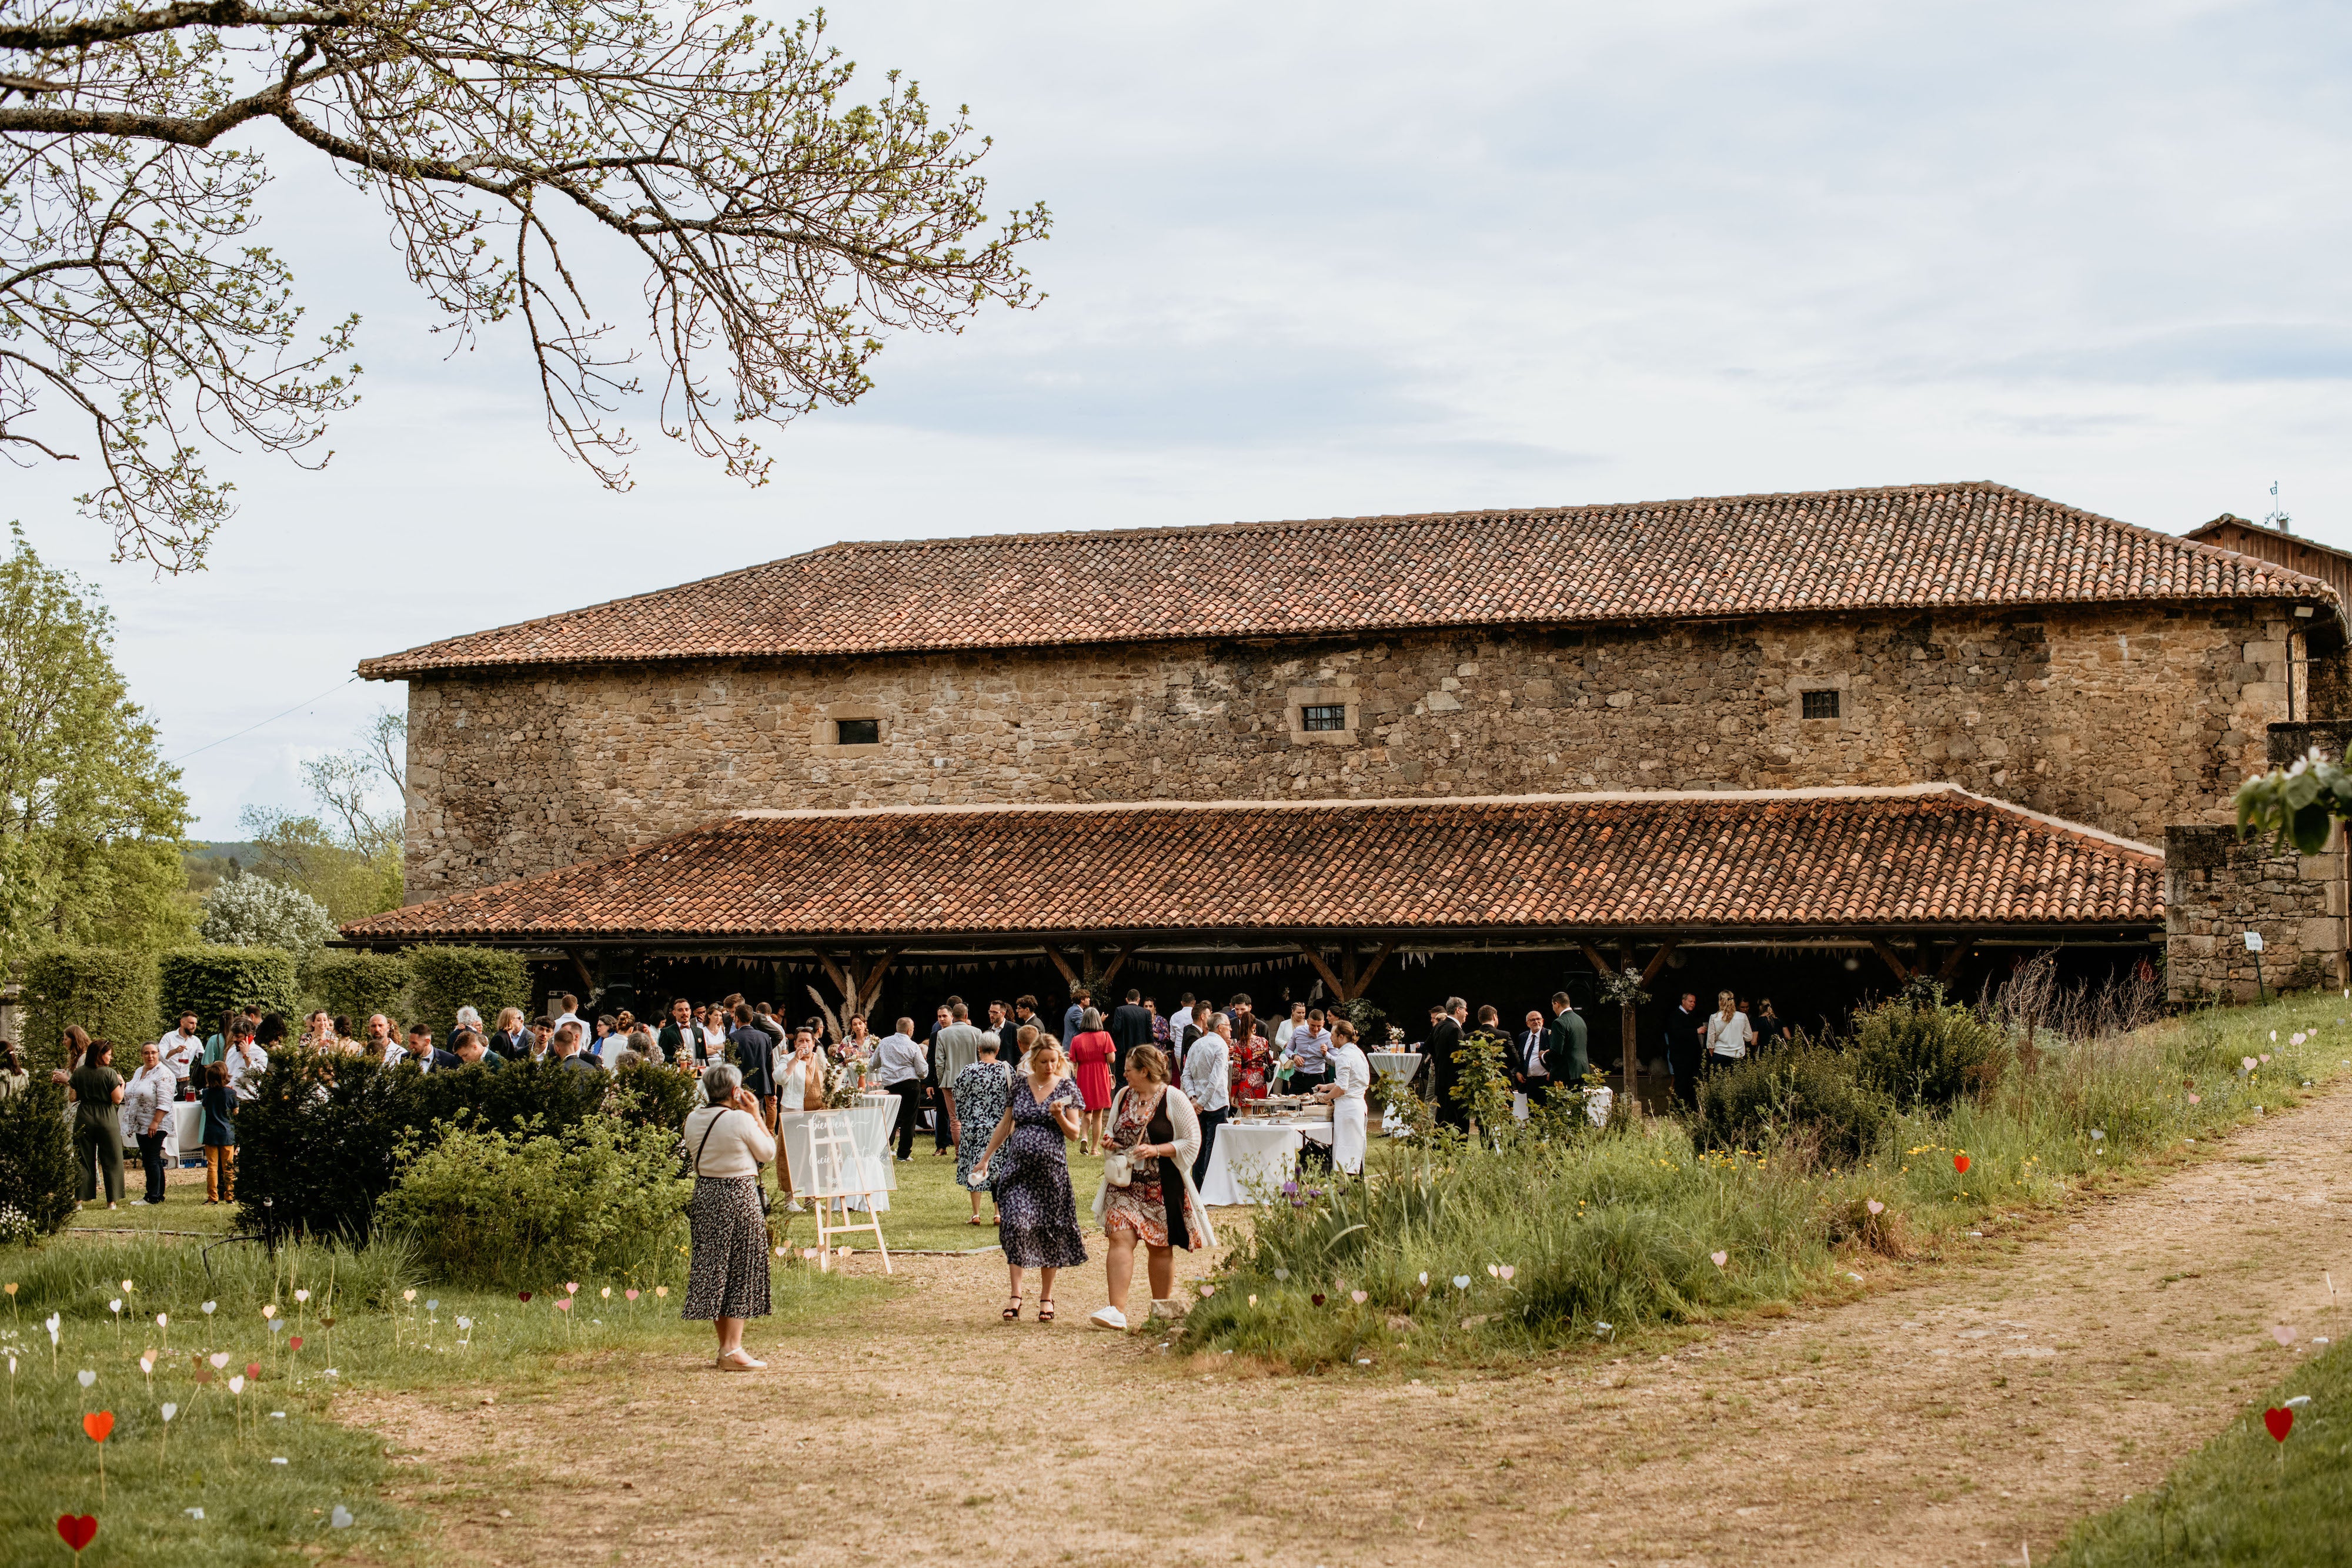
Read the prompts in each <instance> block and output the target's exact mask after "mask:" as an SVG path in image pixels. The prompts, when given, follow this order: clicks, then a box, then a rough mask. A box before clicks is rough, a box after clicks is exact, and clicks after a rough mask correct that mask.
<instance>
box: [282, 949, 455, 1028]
mask: <svg viewBox="0 0 2352 1568" xmlns="http://www.w3.org/2000/svg"><path fill="white" fill-rule="evenodd" d="M414 978H415V977H414V976H413V975H412V974H411V973H410V971H409V967H408V960H407V959H406V958H404V957H402V956H400V955H399V954H397V953H347V952H342V951H341V950H338V949H331V948H325V947H322V948H320V950H319V951H318V952H317V953H314V954H312V955H311V956H310V962H309V963H307V964H305V965H303V966H302V988H303V990H304V991H305V992H306V993H308V994H309V995H310V997H311V998H314V999H315V1000H316V1001H317V1002H318V1004H319V1006H320V1007H322V1008H324V1009H327V1010H328V1011H329V1012H331V1013H333V1014H335V1015H336V1016H337V1017H339V1018H347V1019H364V1018H366V1017H367V1016H368V1015H369V1014H371V1013H383V1014H385V1015H386V1016H388V1017H391V1018H395V1019H400V1018H406V1017H407V1016H408V1011H407V1008H408V988H409V982H410V981H411V980H412V979H414ZM484 1021H485V1022H488V1021H489V1020H488V1019H485V1020H484Z"/></svg>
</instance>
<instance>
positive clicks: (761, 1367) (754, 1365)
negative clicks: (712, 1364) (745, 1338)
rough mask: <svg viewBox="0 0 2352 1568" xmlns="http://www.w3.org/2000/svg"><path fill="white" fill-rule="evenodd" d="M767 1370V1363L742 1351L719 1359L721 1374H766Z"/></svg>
mask: <svg viewBox="0 0 2352 1568" xmlns="http://www.w3.org/2000/svg"><path fill="white" fill-rule="evenodd" d="M767 1369H768V1364H767V1363H766V1362H764V1361H761V1359H760V1358H759V1357H757V1356H755V1355H746V1354H743V1353H742V1352H740V1351H738V1352H737V1353H736V1354H733V1355H722V1356H720V1357H719V1371H721V1372H765V1371H766V1370H767Z"/></svg>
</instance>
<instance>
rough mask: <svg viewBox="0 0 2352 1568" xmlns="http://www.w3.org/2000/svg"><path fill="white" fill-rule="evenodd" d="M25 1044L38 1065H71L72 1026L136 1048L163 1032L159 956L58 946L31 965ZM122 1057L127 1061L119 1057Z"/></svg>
mask: <svg viewBox="0 0 2352 1568" xmlns="http://www.w3.org/2000/svg"><path fill="white" fill-rule="evenodd" d="M24 994H25V1003H26V1019H25V1032H26V1036H27V1038H26V1040H21V1041H19V1042H18V1043H19V1044H21V1045H23V1046H25V1048H26V1051H25V1055H26V1060H28V1061H31V1062H33V1063H34V1064H36V1065H37V1066H41V1067H62V1066H64V1065H65V1047H64V1043H63V1041H64V1038H65V1030H66V1026H67V1025H68V1024H79V1025H80V1026H81V1027H82V1028H83V1029H86V1030H89V1036H90V1038H91V1039H92V1040H112V1041H113V1042H114V1043H115V1044H116V1045H118V1046H122V1047H127V1048H129V1050H130V1056H129V1057H128V1059H127V1060H128V1061H130V1062H131V1064H132V1065H133V1066H136V1065H137V1064H138V1061H139V1051H138V1047H139V1042H140V1041H142V1040H153V1039H154V1038H155V1037H156V1036H157V1035H159V1034H161V1033H163V1027H162V1026H161V1025H160V1024H158V1023H157V1022H156V1021H155V1016H156V1007H157V1002H156V986H155V956H154V955H153V954H152V953H125V952H120V951H117V950H116V949H114V948H111V947H52V948H50V949H49V950H48V951H47V952H46V953H43V954H41V955H39V956H37V957H36V958H34V959H33V960H32V961H31V962H29V963H27V964H26V966H25V992H24ZM115 1060H116V1061H123V1060H126V1059H125V1058H123V1057H120V1056H118V1057H117V1058H116V1059H115Z"/></svg>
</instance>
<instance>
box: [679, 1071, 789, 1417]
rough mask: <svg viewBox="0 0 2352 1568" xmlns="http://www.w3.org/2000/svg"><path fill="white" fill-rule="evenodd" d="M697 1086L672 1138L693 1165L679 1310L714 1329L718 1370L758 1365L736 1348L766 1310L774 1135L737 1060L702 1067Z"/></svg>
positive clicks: (751, 1368)
mask: <svg viewBox="0 0 2352 1568" xmlns="http://www.w3.org/2000/svg"><path fill="white" fill-rule="evenodd" d="M702 1094H703V1099H704V1101H705V1103H703V1104H701V1105H698V1106H697V1107H695V1109H693V1110H692V1111H690V1112H688V1113H687V1117H686V1127H685V1131H684V1134H683V1136H682V1138H681V1140H680V1145H679V1146H680V1147H681V1148H683V1149H684V1150H685V1151H686V1153H687V1155H688V1168H689V1169H691V1170H692V1171H693V1172H694V1196H693V1197H692V1198H690V1199H688V1203H687V1206H686V1217H687V1220H688V1224H689V1226H690V1227H691V1228H692V1232H693V1240H694V1257H693V1260H692V1262H691V1264H690V1265H689V1267H688V1273H687V1284H686V1308H685V1311H684V1312H682V1313H681V1314H680V1315H681V1316H683V1317H684V1318H685V1319H686V1320H687V1321H688V1322H709V1323H712V1324H713V1325H714V1326H715V1327H716V1328H717V1329H718V1332H719V1368H720V1369H721V1370H722V1371H727V1372H757V1371H759V1370H760V1369H761V1368H762V1367H764V1366H766V1365H767V1363H766V1362H764V1361H760V1360H758V1359H756V1358H754V1357H753V1356H752V1355H751V1353H749V1352H748V1351H746V1350H745V1349H744V1348H743V1325H744V1323H745V1322H747V1321H748V1320H750V1319H751V1318H763V1317H766V1316H767V1315H768V1312H769V1311H770V1307H769V1301H768V1220H767V1216H766V1215H765V1214H764V1213H762V1212H761V1207H760V1167H761V1166H763V1165H766V1164H767V1163H768V1162H769V1161H770V1160H772V1159H774V1158H775V1157H776V1141H775V1139H773V1138H772V1137H770V1136H769V1135H768V1129H767V1126H766V1125H765V1124H764V1123H762V1122H761V1118H760V1103H759V1101H757V1100H756V1099H754V1098H752V1096H751V1091H749V1090H747V1089H745V1088H744V1087H743V1074H742V1073H741V1072H740V1071H738V1070H737V1069H736V1068H734V1067H732V1066H730V1065H729V1064H727V1063H724V1062H721V1063H719V1064H718V1065H715V1066H713V1067H711V1068H710V1069H709V1071H706V1072H704V1073H703V1075H702Z"/></svg>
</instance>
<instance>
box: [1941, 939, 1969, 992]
mask: <svg viewBox="0 0 2352 1568" xmlns="http://www.w3.org/2000/svg"><path fill="white" fill-rule="evenodd" d="M1971 946H1972V945H1971V944H1970V943H1969V942H1967V941H1966V940H1962V941H1958V942H1955V943H1953V944H1952V950H1951V951H1950V952H1948V953H1947V954H1945V955H1944V962H1943V964H1942V966H1941V967H1938V968H1937V971H1936V978H1937V980H1939V981H1941V982H1942V983H1943V984H1945V985H1947V986H1948V985H1950V984H1951V983H1952V977H1953V976H1955V975H1957V974H1958V973H1959V972H1960V961H1961V960H1962V959H1964V958H1966V957H1967V956H1969V949H1970V947H1971Z"/></svg>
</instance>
